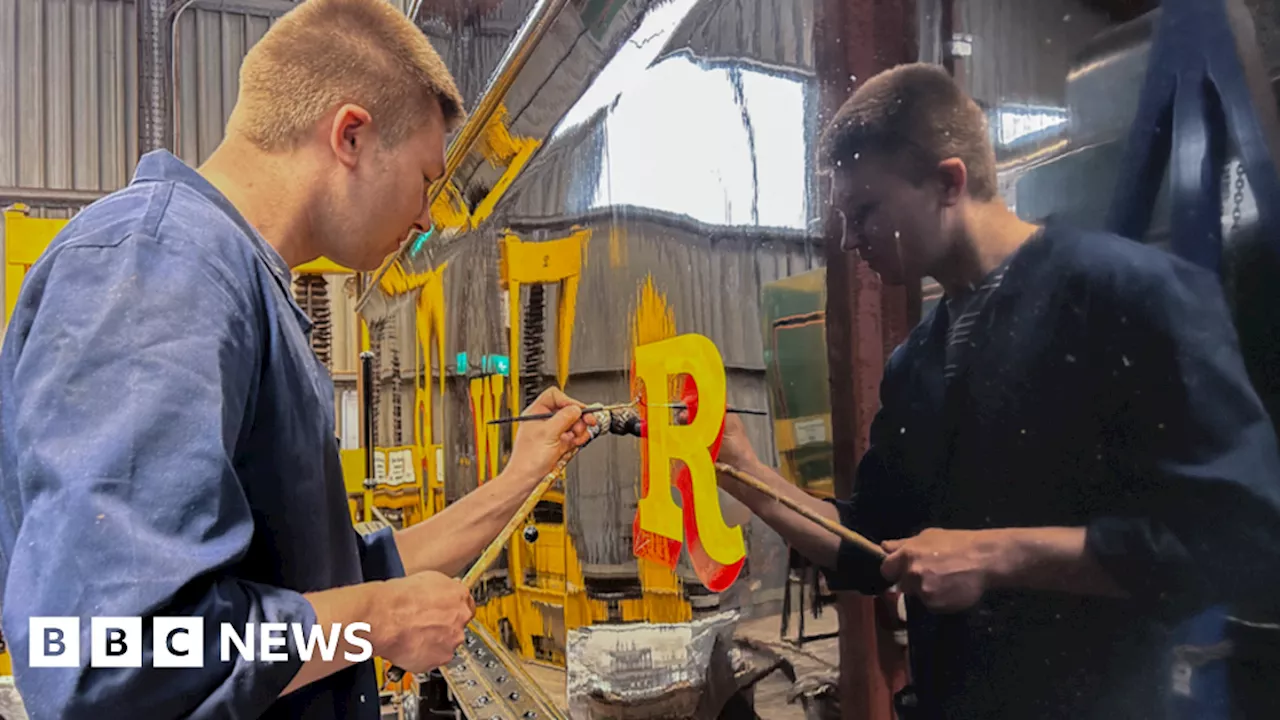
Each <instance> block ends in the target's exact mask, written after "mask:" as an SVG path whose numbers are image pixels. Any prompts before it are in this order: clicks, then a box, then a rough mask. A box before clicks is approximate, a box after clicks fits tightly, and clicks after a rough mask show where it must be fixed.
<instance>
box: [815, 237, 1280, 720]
mask: <svg viewBox="0 0 1280 720" xmlns="http://www.w3.org/2000/svg"><path fill="white" fill-rule="evenodd" d="M971 320H972V325H971V327H970V328H969V338H970V339H971V340H972V341H973V346H972V347H971V348H970V349H969V350H968V352H967V357H966V359H965V362H964V363H963V364H962V368H961V372H960V373H959V374H957V375H956V377H955V379H954V380H953V381H951V382H945V381H944V367H945V365H946V348H947V336H948V329H949V324H950V323H949V322H948V308H947V305H946V304H945V303H942V304H939V305H938V306H937V307H936V308H935V309H934V311H933V312H932V313H931V314H930V315H929V317H927V318H925V320H924V321H923V322H922V323H921V324H920V325H919V326H918V327H917V328H916V329H915V330H914V331H913V332H912V334H911V336H910V337H909V338H908V339H907V341H906V342H905V343H903V345H902V346H900V347H899V348H898V349H897V350H896V351H895V352H894V354H893V356H892V358H891V359H890V361H889V363H888V365H887V367H886V368H885V375H884V380H883V382H882V384H881V389H880V390H881V409H880V411H879V413H878V414H877V415H876V418H875V420H874V421H873V423H872V427H871V445H870V450H869V451H868V452H867V453H866V455H865V456H864V457H863V458H862V460H861V463H860V465H859V467H858V477H857V492H856V495H855V496H854V497H853V498H850V499H847V500H841V501H837V502H836V504H837V506H838V508H839V510H840V516H841V520H842V522H843V523H844V524H845V525H847V526H849V527H852V528H855V529H857V530H859V531H860V532H862V533H863V534H865V535H868V536H870V537H872V538H874V539H876V540H881V541H882V540H888V539H896V538H905V537H911V536H913V535H916V534H918V533H920V532H921V531H922V530H925V529H927V528H931V527H934V528H951V529H979V530H980V529H988V528H1009V527H1083V528H1085V529H1086V544H1087V547H1088V551H1089V553H1090V555H1091V556H1092V557H1093V558H1095V559H1096V560H1097V562H1098V563H1099V564H1100V565H1101V566H1102V568H1103V569H1104V571H1106V572H1107V573H1108V574H1109V575H1110V577H1111V578H1112V579H1113V580H1114V581H1115V582H1116V583H1117V584H1118V585H1119V586H1120V587H1121V588H1123V589H1124V590H1126V591H1127V594H1128V595H1129V597H1128V598H1127V599H1111V598H1106V597H1089V596H1083V595H1073V594H1067V593H1053V592H1034V591H1027V590H1019V589H1001V590H996V591H989V592H987V593H986V594H985V595H984V596H983V598H982V599H981V600H980V601H979V603H978V604H977V605H976V606H975V607H973V608H971V609H970V610H968V611H966V612H960V613H952V614H933V613H930V612H929V611H928V610H927V609H926V608H925V607H924V606H923V605H922V604H920V603H918V602H912V603H910V604H909V607H908V633H909V642H910V648H911V669H912V682H913V685H914V686H915V690H916V694H917V696H918V701H919V705H918V706H917V712H916V713H915V714H913V715H911V716H910V717H911V718H927V719H929V720H937V719H939V718H964V719H965V720H968V719H969V718H1011V719H1017V720H1022V719H1023V718H1037V719H1046V718H1063V719H1064V720H1066V719H1068V718H1069V719H1070V720H1093V719H1095V718H1096V719H1098V720H1102V719H1103V718H1105V719H1107V720H1118V719H1121V718H1123V719H1128V718H1134V719H1139V718H1140V719H1142V720H1154V719H1156V718H1161V717H1166V716H1167V711H1168V709H1169V707H1168V705H1169V701H1170V698H1171V689H1172V669H1171V666H1172V660H1173V658H1172V643H1173V642H1174V640H1173V638H1174V631H1175V629H1177V628H1178V627H1179V625H1180V624H1181V623H1182V622H1183V621H1185V620H1186V619H1187V618H1189V617H1192V616H1194V615H1195V614H1196V613H1198V612H1200V611H1202V610H1204V609H1206V608H1209V607H1212V606H1215V605H1226V604H1230V603H1234V602H1239V601H1241V600H1242V599H1246V598H1251V597H1254V598H1256V597H1264V596H1268V595H1269V594H1273V593H1274V592H1275V590H1276V581H1275V578H1276V577H1277V573H1278V572H1280V451H1278V450H1277V442H1276V433H1275V428H1274V426H1273V424H1272V421H1271V418H1270V417H1268V415H1267V412H1266V411H1265V409H1264V408H1263V405H1262V402H1261V401H1260V400H1259V398H1258V395H1257V394H1256V393H1255V392H1254V389H1253V387H1252V385H1251V383H1250V380H1249V376H1248V374H1247V373H1246V371H1245V366H1244V363H1243V361H1242V360H1241V356H1240V349H1239V343H1238V339H1237V337H1236V333H1235V329H1234V325H1233V322H1232V317H1231V313H1230V312H1229V310H1228V308H1227V304H1226V302H1225V299H1224V297H1223V292H1222V288H1221V286H1220V281H1219V280H1218V278H1217V277H1216V276H1214V275H1212V274H1210V273H1208V272H1205V271H1203V270H1201V269H1199V268H1197V267H1195V266H1193V265H1191V264H1189V263H1187V262H1185V261H1182V260H1180V259H1178V258H1176V257H1174V256H1172V255H1170V254H1169V253H1166V252H1164V251H1162V250H1158V249H1155V248H1152V247H1148V246H1144V245H1140V244H1138V243H1136V242H1131V241H1129V240H1125V239H1122V238H1118V237H1115V236H1110V235H1104V234H1098V233H1080V232H1075V231H1072V230H1071V229H1069V228H1064V227H1058V226H1050V227H1049V228H1047V229H1046V230H1045V232H1044V233H1042V234H1041V235H1039V236H1037V237H1036V238H1034V239H1032V240H1030V241H1028V242H1027V243H1026V244H1025V245H1024V246H1023V247H1022V248H1021V249H1020V250H1019V251H1018V252H1017V253H1016V254H1015V255H1014V256H1013V257H1012V258H1011V259H1010V261H1009V264H1008V272H1007V274H1006V275H1005V276H1004V280H1003V282H1002V283H1000V285H999V286H998V287H996V288H994V289H992V291H991V295H990V296H989V298H988V299H987V301H986V303H985V305H984V306H983V308H982V309H981V311H980V312H979V313H978V314H977V315H976V316H974V317H972V318H971ZM828 577H829V579H830V581H831V584H832V586H833V587H834V588H836V589H857V590H860V591H862V592H867V593H877V592H880V591H883V590H884V589H885V587H884V586H885V582H884V580H883V578H882V577H881V576H880V563H879V562H878V561H877V560H875V559H873V558H867V557H866V556H864V555H862V554H861V553H859V552H858V551H857V548H856V547H855V546H853V545H852V544H851V543H847V542H846V543H845V544H844V545H842V547H841V551H840V557H839V561H838V566H837V568H835V569H833V570H832V571H831V572H829V574H828ZM1272 596H1273V595H1272Z"/></svg>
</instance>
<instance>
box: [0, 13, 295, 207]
mask: <svg viewBox="0 0 1280 720" xmlns="http://www.w3.org/2000/svg"><path fill="white" fill-rule="evenodd" d="M288 7H289V4H288V3H281V2H274V3H270V4H267V3H265V2H264V3H255V2H254V1H253V0H243V1H242V2H238V3H236V4H235V8H236V10H235V11H232V10H206V9H202V8H200V7H199V6H198V5H197V6H193V7H190V8H188V9H187V10H186V11H185V12H183V13H182V15H181V16H180V17H179V19H178V33H177V46H176V48H175V52H176V54H177V60H176V64H177V67H178V76H177V83H176V84H177V87H178V95H177V98H176V99H177V101H178V106H179V112H178V115H179V118H180V122H179V123H178V127H177V130H178V138H179V142H178V152H177V154H178V155H179V157H181V158H182V159H183V160H185V161H187V162H188V163H193V164H196V163H200V162H202V161H203V160H204V159H205V158H207V157H208V155H209V153H210V152H211V151H212V150H213V148H214V147H216V145H217V143H218V142H219V141H220V140H221V139H222V130H223V126H224V123H225V122H226V118H227V116H228V115H229V114H230V111H231V107H232V106H233V104H234V102H235V97H236V89H237V87H238V74H239V68H240V61H241V60H242V59H243V57H244V54H245V52H246V51H247V50H248V48H249V47H251V46H252V45H253V43H255V42H257V41H258V39H259V38H261V37H262V35H263V34H264V33H265V32H266V30H267V28H268V27H269V25H270V22H271V19H272V18H273V17H275V16H278V15H279V14H280V13H281V12H283V11H284V10H285V9H287V8H288ZM0 48H6V50H5V51H4V52H0V77H4V78H6V82H5V83H3V84H2V85H0V189H3V191H2V192H0V194H2V195H4V200H5V201H13V200H19V199H23V197H24V193H23V191H24V190H27V189H34V190H48V189H55V190H76V191H99V192H110V191H113V190H117V189H119V188H121V187H123V186H124V185H126V184H127V183H128V181H129V179H130V178H131V177H132V175H133V172H134V168H135V167H136V166H137V153H138V139H137V135H138V112H137V107H138V101H137V74H138V70H137V68H138V65H137V63H138V59H137V23H136V15H135V6H134V3H132V2H127V1H124V0H0ZM26 195H29V196H30V197H32V198H35V199H39V198H40V197H42V195H43V194H42V193H38V192H31V193H26Z"/></svg>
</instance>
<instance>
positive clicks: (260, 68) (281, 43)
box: [231, 0, 465, 151]
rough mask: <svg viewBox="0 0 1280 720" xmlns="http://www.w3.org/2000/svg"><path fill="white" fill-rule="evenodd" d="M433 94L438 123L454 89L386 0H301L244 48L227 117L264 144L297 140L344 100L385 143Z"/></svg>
mask: <svg viewBox="0 0 1280 720" xmlns="http://www.w3.org/2000/svg"><path fill="white" fill-rule="evenodd" d="M433 99H434V101H435V102H438V103H439V107H440V109H441V110H442V111H443V113H444V121H445V128H446V131H451V130H453V129H454V128H456V127H457V126H458V125H459V124H460V123H461V122H462V120H463V119H464V116H465V111H464V109H463V102H462V95H461V93H459V92H458V87H457V84H456V83H455V82H454V79H453V76H452V75H451V74H450V73H449V70H448V68H446V67H445V65H444V61H443V60H441V59H440V55H439V54H437V53H436V51H435V49H434V48H432V47H431V43H430V41H428V40H427V38H426V36H425V35H423V34H422V31H421V30H420V29H418V27H417V26H415V25H414V24H413V22H412V21H410V20H409V18H408V17H406V16H405V15H404V14H403V13H401V12H400V11H398V10H396V9H395V7H393V6H392V5H391V4H390V3H389V2H387V0H304V2H301V3H299V4H298V5H297V7H295V8H293V9H292V10H290V11H289V12H288V13H286V14H285V15H283V16H282V17H281V18H280V19H279V20H277V21H276V22H275V24H273V25H272V26H271V28H270V29H269V30H268V31H267V33H266V34H265V35H263V36H262V39H261V40H259V41H258V42H257V43H256V44H255V45H254V46H253V47H252V48H251V49H250V50H249V52H248V54H247V55H245V58H244V63H243V64H242V65H241V66H240V92H239V98H238V99H237V102H236V109H235V111H234V112H233V114H232V122H231V125H232V126H233V128H234V131H235V132H236V133H238V134H240V135H242V136H244V137H245V138H247V139H248V140H249V141H250V142H252V143H253V144H255V145H257V146H258V147H261V148H263V149H264V150H268V151H276V150H284V149H288V148H290V147H293V146H295V145H296V144H297V143H298V142H299V141H301V140H302V139H303V138H304V137H305V136H306V135H307V133H309V132H310V131H311V130H312V128H313V127H314V126H315V124H316V123H317V122H318V121H319V120H320V118H322V117H323V116H324V115H325V114H326V113H328V112H330V111H331V110H332V109H333V108H334V107H336V106H337V105H339V104H342V103H353V104H356V105H359V106H360V107H363V108H364V109H365V110H367V111H368V112H369V114H370V115H371V116H372V118H373V122H374V124H375V125H376V126H377V128H378V134H379V137H380V138H381V139H382V142H383V144H384V145H386V146H394V145H397V144H399V143H400V142H403V141H404V140H405V139H406V138H407V137H408V136H409V135H410V133H411V132H412V130H413V128H415V127H419V126H420V125H421V123H422V122H423V118H424V117H425V115H424V113H425V112H426V110H427V108H428V107H429V106H430V103H431V102H432V100H433Z"/></svg>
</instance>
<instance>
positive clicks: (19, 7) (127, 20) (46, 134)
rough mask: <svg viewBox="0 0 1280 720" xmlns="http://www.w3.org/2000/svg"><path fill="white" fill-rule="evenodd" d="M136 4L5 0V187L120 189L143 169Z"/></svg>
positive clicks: (1, 113) (0, 65)
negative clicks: (139, 160) (137, 165)
mask: <svg viewBox="0 0 1280 720" xmlns="http://www.w3.org/2000/svg"><path fill="white" fill-rule="evenodd" d="M136 45H137V43H136V30H135V22H134V6H133V3H130V2H121V1H120V0H0V47H3V48H6V49H7V50H6V51H5V52H0V77H4V78H5V79H6V81H5V82H4V84H3V85H2V86H0V187H4V188H55V189H76V190H113V189H116V188H118V187H121V186H122V185H124V184H125V183H126V182H127V180H128V178H129V176H130V174H131V173H132V172H133V167H134V161H133V158H134V154H135V152H136V147H137V124H136V117H137V111H136V105H137V99H136V80H135V78H136V75H137V60H136V50H135V48H136Z"/></svg>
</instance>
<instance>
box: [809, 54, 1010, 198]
mask: <svg viewBox="0 0 1280 720" xmlns="http://www.w3.org/2000/svg"><path fill="white" fill-rule="evenodd" d="M821 153H822V157H821V160H822V162H823V163H824V164H825V165H827V166H828V167H838V166H840V165H841V163H847V162H851V160H852V159H853V158H855V157H857V155H858V154H863V155H871V154H873V153H880V154H882V155H892V156H894V157H895V159H896V160H898V161H899V162H900V165H899V167H902V168H903V169H904V170H905V171H906V173H907V174H908V175H910V176H911V177H909V178H908V179H910V180H913V181H917V182H918V181H920V180H923V179H924V177H926V176H927V174H928V173H929V172H931V171H932V170H933V169H934V168H936V167H937V165H938V163H939V162H942V161H943V160H946V159H948V158H960V160H962V161H963V162H964V164H965V168H966V170H967V171H968V177H969V179H968V191H969V195H970V196H971V197H973V198H975V199H977V200H991V199H993V198H994V197H995V196H996V192H997V186H996V155H995V149H994V148H993V147H992V144H991V137H990V135H989V134H988V128H987V118H986V115H985V114H984V113H983V112H982V109H981V108H980V107H978V104H977V103H976V102H974V101H973V99H972V98H970V97H969V96H968V95H966V94H965V92H964V90H962V89H961V88H960V86H958V85H957V84H956V83H955V80H953V79H952V78H951V76H950V75H949V74H947V71H946V70H943V69H942V68H941V67H938V66H936V65H928V64H924V63H911V64H907V65H899V66H897V67H895V68H891V69H889V70H885V71H884V72H882V73H880V74H878V75H876V76H874V77H872V78H870V79H868V80H867V81H866V82H865V83H864V84H863V85H862V87H860V88H858V91H857V92H855V93H854V94H853V97H851V98H849V99H848V100H847V101H845V103H844V105H843V106H841V108H840V110H839V111H837V112H836V116H835V118H833V119H832V121H831V124H830V125H829V126H828V127H827V129H826V131H825V132H824V133H823V137H822V143H821Z"/></svg>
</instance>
